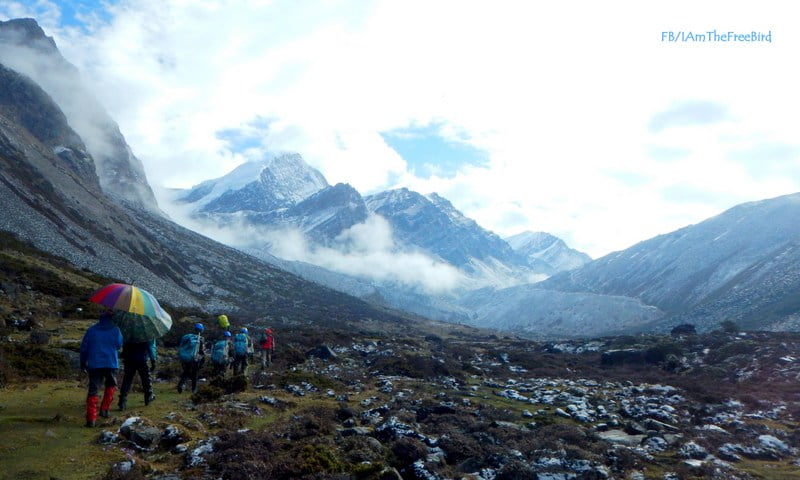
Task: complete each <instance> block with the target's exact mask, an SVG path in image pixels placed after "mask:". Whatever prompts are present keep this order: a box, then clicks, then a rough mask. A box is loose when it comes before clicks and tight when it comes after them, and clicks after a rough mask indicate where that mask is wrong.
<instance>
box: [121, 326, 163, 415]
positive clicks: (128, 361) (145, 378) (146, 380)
mask: <svg viewBox="0 0 800 480" xmlns="http://www.w3.org/2000/svg"><path fill="white" fill-rule="evenodd" d="M148 360H149V361H150V367H149V368H148V366H147V362H148ZM122 361H123V362H124V366H125V369H124V373H123V374H122V387H121V388H120V391H119V409H120V411H122V410H125V408H126V407H127V406H128V392H129V391H130V389H131V385H132V384H133V377H134V376H135V375H136V374H137V373H138V374H139V379H140V380H141V381H142V389H143V390H144V404H145V405H150V402H152V401H153V400H155V399H156V396H155V395H153V384H152V382H151V381H150V371H154V370H155V369H156V341H155V340H151V341H149V342H140V343H125V344H124V345H122Z"/></svg>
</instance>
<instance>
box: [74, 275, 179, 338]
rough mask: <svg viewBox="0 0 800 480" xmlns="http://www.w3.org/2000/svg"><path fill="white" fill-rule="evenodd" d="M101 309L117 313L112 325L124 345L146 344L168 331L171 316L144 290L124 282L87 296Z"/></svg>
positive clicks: (170, 325)
mask: <svg viewBox="0 0 800 480" xmlns="http://www.w3.org/2000/svg"><path fill="white" fill-rule="evenodd" d="M89 301H90V302H94V303H97V304H100V305H103V306H104V307H108V308H111V309H113V310H117V312H116V313H115V314H114V322H115V323H116V324H117V326H118V327H119V329H120V330H121V331H122V336H123V338H124V339H125V341H126V342H146V341H149V340H154V339H156V338H160V337H162V336H163V335H164V334H165V333H167V332H168V331H169V329H170V328H172V317H170V315H169V314H168V313H167V312H165V311H164V309H163V308H161V305H159V304H158V300H156V298H155V297H154V296H153V295H152V294H151V293H150V292H148V291H146V290H142V289H141V288H139V287H134V286H133V285H127V284H124V283H112V284H111V285H106V286H105V287H103V288H101V289H100V290H98V291H96V292H94V293H93V294H92V296H91V297H89Z"/></svg>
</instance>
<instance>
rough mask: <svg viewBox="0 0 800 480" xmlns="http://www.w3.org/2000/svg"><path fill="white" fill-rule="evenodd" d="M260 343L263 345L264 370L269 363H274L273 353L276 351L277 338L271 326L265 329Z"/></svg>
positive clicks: (262, 363) (262, 360) (262, 364)
mask: <svg viewBox="0 0 800 480" xmlns="http://www.w3.org/2000/svg"><path fill="white" fill-rule="evenodd" d="M258 344H259V346H260V347H261V370H264V369H265V368H267V365H268V364H269V365H270V366H271V365H272V354H273V353H274V352H275V338H274V337H273V336H272V329H271V328H266V329H264V332H263V333H262V334H261V337H260V338H259V342H258Z"/></svg>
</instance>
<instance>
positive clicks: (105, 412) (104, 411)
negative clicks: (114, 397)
mask: <svg viewBox="0 0 800 480" xmlns="http://www.w3.org/2000/svg"><path fill="white" fill-rule="evenodd" d="M100 416H101V417H103V418H108V410H100Z"/></svg>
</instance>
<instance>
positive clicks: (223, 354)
mask: <svg viewBox="0 0 800 480" xmlns="http://www.w3.org/2000/svg"><path fill="white" fill-rule="evenodd" d="M211 361H212V362H214V363H215V364H217V365H222V364H224V363H226V362H227V361H228V341H227V340H217V342H216V343H215V344H214V348H213V349H212V350H211Z"/></svg>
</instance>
